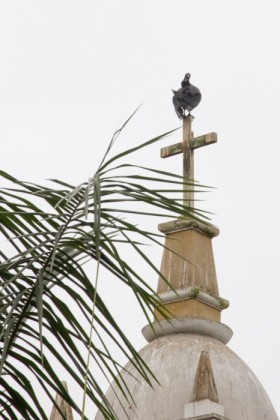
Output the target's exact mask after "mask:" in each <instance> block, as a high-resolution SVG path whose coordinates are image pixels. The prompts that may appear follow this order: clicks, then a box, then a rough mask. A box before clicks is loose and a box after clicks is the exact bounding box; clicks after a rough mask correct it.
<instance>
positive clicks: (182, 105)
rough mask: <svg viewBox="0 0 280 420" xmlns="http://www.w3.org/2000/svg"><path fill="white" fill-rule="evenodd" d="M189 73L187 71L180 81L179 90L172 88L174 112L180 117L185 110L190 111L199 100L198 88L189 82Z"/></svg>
mask: <svg viewBox="0 0 280 420" xmlns="http://www.w3.org/2000/svg"><path fill="white" fill-rule="evenodd" d="M190 77H191V75H190V73H187V74H186V76H185V77H184V80H183V81H182V83H181V86H182V87H181V88H180V89H179V90H177V91H176V90H173V89H172V92H173V93H174V96H173V105H174V108H175V111H176V114H177V115H178V117H179V118H180V119H182V118H183V117H184V116H185V110H187V111H189V113H190V112H191V110H192V109H194V108H195V107H196V106H197V105H198V104H199V102H200V100H201V93H200V90H199V89H198V88H197V87H195V86H193V85H192V84H190Z"/></svg>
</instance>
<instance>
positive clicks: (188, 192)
mask: <svg viewBox="0 0 280 420" xmlns="http://www.w3.org/2000/svg"><path fill="white" fill-rule="evenodd" d="M192 120H193V116H192V115H191V114H188V115H187V116H185V117H184V118H183V177H184V182H187V183H188V184H192V183H193V182H194V156H193V154H194V150H193V148H192V147H191V140H192ZM183 188H184V192H183V204H184V205H185V206H189V207H193V206H194V191H193V190H194V187H193V185H184V186H183Z"/></svg>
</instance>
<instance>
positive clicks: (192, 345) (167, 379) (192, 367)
mask: <svg viewBox="0 0 280 420" xmlns="http://www.w3.org/2000/svg"><path fill="white" fill-rule="evenodd" d="M202 351H206V352H208V354H209V358H210V361H211V365H212V370H213V376H214V381H215V384H216V388H217V393H218V400H219V404H220V405H222V406H224V416H225V417H226V418H228V419H230V420H243V419H244V420H245V419H246V420H264V419H265V420H278V417H277V415H276V413H275V411H274V409H273V407H272V404H271V402H270V400H269V398H268V396H267V394H266V392H265V390H264V388H263V387H262V385H261V383H260V382H259V381H258V379H257V378H256V376H255V375H254V373H253V372H252V371H251V370H250V368H249V367H248V366H247V365H246V364H245V363H244V362H243V361H242V360H241V359H240V358H239V357H238V356H237V355H236V354H235V353H234V352H233V351H232V350H230V349H229V348H228V347H227V346H226V345H225V344H223V343H222V342H220V341H218V340H217V339H215V338H213V337H209V336H205V335H199V334H190V333H177V334H169V335H165V336H162V337H159V338H156V339H154V340H153V341H152V342H151V343H149V344H148V345H147V346H146V347H144V348H143V349H142V350H141V351H140V355H141V357H142V358H143V359H144V361H145V362H146V363H147V365H148V366H149V367H150V369H151V370H152V372H153V373H154V374H155V376H156V378H157V379H158V381H159V382H160V385H158V384H157V383H156V382H155V381H154V382H153V388H152V387H150V386H149V385H148V384H147V383H146V382H145V381H144V380H143V378H142V377H141V376H140V375H139V374H138V372H137V371H136V370H135V369H134V367H133V366H132V364H131V363H130V362H129V363H128V364H127V365H126V367H125V369H127V370H128V371H129V372H131V373H132V374H133V375H134V376H135V378H133V377H132V376H130V375H129V374H128V373H126V372H125V371H123V372H122V376H123V378H124V379H125V382H126V383H127V384H128V387H129V390H130V392H131V394H132V396H133V399H134V404H133V402H131V403H129V402H127V401H126V400H125V399H124V397H123V396H122V395H121V393H120V392H119V390H116V392H115V391H113V389H115V388H114V385H112V386H111V387H110V388H109V390H108V392H107V395H106V397H107V399H108V400H109V401H110V403H111V404H112V406H113V408H114V410H115V413H116V416H117V418H118V419H121V420H122V419H130V420H136V419H137V420H182V419H183V418H184V409H185V406H186V404H188V403H190V401H191V395H192V390H193V385H194V381H195V375H196V371H197V366H198V361H199V357H200V354H201V352H202ZM118 399H120V401H121V404H122V405H123V406H124V408H125V410H126V412H127V415H126V414H125V412H124V410H123V408H122V407H121V404H120V402H119V400H118ZM103 418H104V417H103V416H102V415H101V414H100V413H97V416H96V420H101V419H103Z"/></svg>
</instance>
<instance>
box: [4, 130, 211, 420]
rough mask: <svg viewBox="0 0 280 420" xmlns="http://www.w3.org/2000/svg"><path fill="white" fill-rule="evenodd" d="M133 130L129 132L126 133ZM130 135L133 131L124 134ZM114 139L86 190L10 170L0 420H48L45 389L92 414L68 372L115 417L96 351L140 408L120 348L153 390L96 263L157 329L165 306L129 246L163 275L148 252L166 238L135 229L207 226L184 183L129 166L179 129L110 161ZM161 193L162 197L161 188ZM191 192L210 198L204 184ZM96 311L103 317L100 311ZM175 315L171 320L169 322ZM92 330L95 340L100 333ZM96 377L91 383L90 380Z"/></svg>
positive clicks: (104, 369)
mask: <svg viewBox="0 0 280 420" xmlns="http://www.w3.org/2000/svg"><path fill="white" fill-rule="evenodd" d="M124 126H125V124H124ZM122 128H123V127H122ZM121 130H122V129H120V130H118V131H117V132H116V133H115V135H114V136H113V139H112V141H111V142H110V145H109V147H108V150H107V152H106V154H105V157H104V159H103V160H102V162H101V164H100V166H99V168H98V170H97V172H96V173H95V174H94V176H93V177H91V178H90V179H89V180H88V181H87V182H85V183H82V184H80V185H79V186H77V187H74V186H71V185H69V184H68V183H66V182H64V181H60V180H52V183H53V185H54V187H53V188H47V187H45V186H42V185H37V184H33V183H28V182H23V181H20V180H18V179H16V178H15V177H13V176H11V175H9V174H7V173H5V172H3V171H0V176H1V177H2V178H4V179H5V181H6V182H8V183H9V184H10V185H9V186H8V187H7V188H3V189H2V190H1V192H0V235H1V236H2V243H4V241H5V240H6V242H7V251H6V250H5V248H6V247H5V246H2V249H1V251H0V281H1V284H0V286H1V290H0V346H1V363H0V370H1V376H0V407H1V408H0V417H1V418H3V419H5V418H7V419H17V418H19V417H20V416H21V417H23V418H26V419H28V418H32V419H46V418H47V416H46V413H45V411H44V407H43V406H44V404H42V398H40V397H39V394H38V392H37V390H38V384H39V385H40V389H41V390H43V391H44V393H45V395H46V397H47V398H48V399H50V400H51V401H52V402H53V404H55V401H54V394H55V393H59V394H60V395H61V396H62V397H63V398H64V399H65V400H66V401H67V402H68V403H69V404H70V405H71V406H72V407H73V409H74V410H76V412H77V413H80V414H81V415H82V409H81V407H79V406H78V405H77V403H76V402H75V400H76V399H75V398H74V397H73V396H71V395H70V394H69V393H68V392H67V391H66V390H65V388H64V387H63V385H62V384H61V382H60V381H61V378H60V377H59V375H58V373H57V369H55V368H54V367H53V366H54V364H55V365H56V366H60V367H61V368H62V369H64V370H65V371H66V372H67V373H68V374H69V375H70V376H71V378H72V379H73V381H74V382H75V383H76V385H77V387H78V388H80V389H81V392H82V391H83V389H85V392H86V395H87V397H88V398H90V399H91V401H92V402H93V403H94V404H95V405H96V406H97V407H98V408H99V410H101V412H102V413H103V414H104V417H105V418H108V419H110V418H112V419H113V418H115V417H114V412H113V410H112V408H111V407H110V404H109V402H108V401H107V400H106V397H105V395H104V393H103V390H102V389H101V386H100V384H99V382H98V380H97V377H96V374H93V373H92V372H91V369H88V371H87V352H88V351H89V352H90V358H91V360H92V361H93V363H94V364H95V366H97V367H98V369H99V372H101V373H102V375H104V377H105V378H107V379H108V382H110V381H112V380H115V381H116V384H117V385H118V387H119V389H120V390H121V392H122V394H123V395H124V396H125V397H126V398H128V399H133V396H132V395H131V394H130V392H129V389H128V388H127V386H126V384H125V383H123V382H121V381H122V379H121V377H119V376H118V373H119V371H120V368H121V366H120V364H119V362H118V361H117V360H115V358H114V356H113V355H112V353H111V350H110V343H111V344H113V345H114V346H116V347H117V348H119V350H120V351H121V352H122V353H123V354H124V355H125V357H126V358H127V359H130V360H132V361H133V363H134V365H135V367H136V369H137V370H138V372H139V373H140V374H141V375H142V376H143V378H144V379H145V380H146V381H147V382H148V383H151V379H152V378H153V374H152V372H151V371H150V370H149V368H148V366H147V365H146V364H145V362H144V361H143V360H142V359H141V357H140V356H139V355H138V353H137V351H136V349H135V348H134V347H133V345H132V344H131V343H130V341H129V339H128V338H127V337H126V336H125V334H124V333H123V331H122V327H121V326H120V325H119V324H118V323H117V322H116V321H115V318H114V314H113V313H111V312H110V310H109V308H108V306H107V305H106V303H105V302H104V300H103V299H102V297H101V295H100V294H99V291H98V287H97V286H96V283H95V280H94V276H93V278H92V277H91V276H89V274H88V273H87V270H86V267H87V265H86V263H89V262H90V261H94V262H96V263H97V262H98V263H99V264H100V266H101V267H102V269H103V271H104V270H105V271H104V272H106V271H107V272H108V273H110V274H111V275H113V276H114V277H115V278H116V280H119V281H121V282H122V283H124V284H125V285H126V287H128V288H130V290H131V291H132V292H133V293H134V295H135V297H136V299H137V301H138V303H139V305H140V306H141V308H142V310H143V312H144V313H145V315H146V317H147V321H148V322H151V319H152V314H153V308H154V306H155V304H156V302H157V301H156V298H155V296H154V294H153V290H152V289H151V287H150V286H149V284H148V283H147V282H146V281H145V280H144V279H143V278H142V277H141V274H139V271H138V270H137V266H139V260H138V262H137V263H134V261H131V260H129V259H128V258H127V257H126V251H125V250H126V249H127V247H129V248H131V249H133V251H134V253H136V254H137V255H138V258H139V259H140V260H141V261H142V262H143V263H145V264H147V266H149V267H150V268H151V269H152V270H153V271H154V272H155V273H156V274H157V275H158V274H160V273H159V270H158V269H157V268H156V267H155V265H154V264H153V262H152V261H151V260H150V259H149V258H148V257H147V256H146V253H145V252H144V251H143V244H148V243H150V244H160V235H159V234H158V233H155V232H150V231H148V230H145V229H143V228H142V227H141V226H140V227H139V226H137V225H136V224H135V221H134V218H135V217H136V216H137V217H138V216H140V217H146V216H153V217H159V216H160V217H162V216H165V217H179V216H182V215H184V216H186V217H187V216H189V217H190V216H191V217H193V218H201V217H204V218H205V220H206V221H207V218H206V217H205V215H203V213H202V212H200V211H198V210H194V209H192V208H189V207H186V206H183V205H182V204H181V203H180V200H179V199H177V198H174V196H176V195H178V196H179V192H181V189H182V184H184V181H183V180H182V178H181V177H179V176H177V175H174V174H171V173H168V172H164V171H160V170H156V169H154V168H145V167H140V166H137V165H132V164H126V163H122V162H121V160H122V159H123V158H124V157H127V156H128V155H129V154H131V153H134V152H137V151H138V150H140V149H141V148H143V147H148V146H149V145H151V144H153V143H155V142H157V141H159V140H161V139H163V138H164V137H166V136H167V135H169V134H171V133H172V132H173V131H174V130H172V131H170V132H168V133H165V134H163V135H161V136H158V137H155V138H153V139H151V140H149V141H148V142H145V143H143V144H141V145H139V146H136V147H134V148H132V149H129V150H126V151H124V152H122V153H119V154H118V155H116V156H114V157H111V158H109V157H108V156H109V154H110V152H111V148H112V145H113V143H114V141H115V139H116V136H118V135H119V134H120V132H121ZM158 186H159V188H158ZM184 188H186V189H187V188H196V189H198V190H200V189H201V187H200V186H199V185H191V186H190V185H188V184H187V183H185V185H184ZM93 308H94V311H93ZM165 316H166V315H165ZM90 326H91V327H92V332H93V334H90ZM86 372H87V377H86V380H85V373H86Z"/></svg>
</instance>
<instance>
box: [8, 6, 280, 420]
mask: <svg viewBox="0 0 280 420" xmlns="http://www.w3.org/2000/svg"><path fill="white" fill-rule="evenodd" d="M279 12H280V10H279V2H278V1H276V0H275V1H274V0H267V1H266V2H264V1H256V0H255V1H252V0H247V1H246V2H245V1H241V0H237V1H224V0H211V1H210V0H209V1H202V0H195V1H194V0H193V1H190V0H173V1H171V0H169V1H168V0H160V1H159V0H152V1H151V0H149V1H148V0H141V1H135V0H134V1H132V0H102V1H73V0H55V1H54V0H48V1H38V0H37V1H35V0H25V1H22V0H14V1H9V2H8V1H5V0H0V144H1V168H2V169H4V170H6V171H7V172H10V173H12V174H13V175H15V176H16V177H18V178H21V179H24V180H29V181H35V182H38V183H43V182H44V180H45V179H47V178H59V179H62V180H64V181H68V182H71V183H74V184H78V183H80V182H82V181H85V180H87V179H88V177H89V176H91V175H92V174H93V173H94V171H95V169H96V167H97V165H98V163H99V162H100V159H101V157H102V156H103V153H104V151H105V149H106V146H107V144H108V141H109V139H110V137H111V135H112V133H113V132H114V130H115V129H116V128H118V127H119V126H120V125H121V123H122V122H123V121H124V120H125V119H126V118H127V117H128V116H129V115H130V114H131V113H132V112H133V111H134V109H135V108H136V107H137V106H138V105H139V104H140V103H141V102H143V105H142V107H141V109H140V111H139V112H138V113H137V115H136V116H135V118H134V119H133V121H132V122H131V124H130V126H129V127H128V129H127V131H126V134H125V135H124V136H123V137H122V138H120V140H119V143H118V145H117V146H116V151H117V150H121V149H125V148H127V147H128V146H131V145H134V144H138V143H140V142H142V141H145V140H148V139H149V138H152V137H153V136H154V135H157V134H161V133H163V132H165V131H167V130H169V129H172V128H175V127H177V126H178V125H180V122H179V120H178V118H177V116H176V114H175V112H174V110H173V106H172V100H171V98H172V93H171V89H178V88H179V87H180V82H181V80H182V78H183V76H184V74H185V73H186V72H190V73H191V74H192V79H191V81H192V83H193V84H195V85H196V86H198V87H199V88H200V90H201V92H202V95H203V97H202V102H201V104H200V105H199V107H198V108H197V109H195V110H194V111H193V114H194V116H195V117H196V119H195V121H194V124H193V128H194V131H195V134H197V135H199V134H204V133H207V132H211V131H216V132H217V133H218V138H219V140H218V144H216V145H212V146H209V147H207V148H204V149H200V150H198V151H197V153H196V179H197V180H199V181H200V182H201V183H202V184H207V185H211V186H214V187H217V190H215V191H214V192H213V193H211V194H210V195H208V197H207V203H206V204H205V205H204V207H205V208H207V209H208V210H210V211H213V212H214V213H215V214H216V215H215V216H214V223H216V224H217V226H219V228H220V229H221V234H220V236H219V237H218V238H216V239H214V244H213V245H214V252H215V259H216V268H217V274H218V280H219V285H220V292H221V296H222V297H224V298H227V299H229V300H230V302H231V306H230V308H229V309H228V310H227V311H225V312H224V314H223V321H224V322H225V323H226V324H227V325H229V326H230V327H231V328H232V329H233V330H234V337H233V339H232V340H231V342H230V343H229V346H230V347H231V348H232V349H233V350H234V351H235V352H236V353H237V354H238V355H239V356H240V357H241V358H242V359H243V360H244V361H245V362H246V363H247V364H248V365H249V366H250V367H251V368H252V370H253V371H254V372H255V374H256V375H257V376H258V378H259V380H260V381H261V382H262V384H263V386H264V387H265V389H266V390H267V392H268V395H269V396H270V398H271V401H272V403H273V405H274V407H275V409H276V411H277V413H278V416H280V398H279V390H280V366H279V354H280V332H279V319H280V308H279V292H280V285H279V284H280V264H279V262H280V247H279V236H280V224H279V221H278V219H279V187H280V185H279V184H280V167H279V160H280V158H279V153H280V141H279V140H280V139H279V128H278V122H279V98H280V84H279V74H280V48H279V41H280V28H279ZM180 139H181V138H180V134H179V133H178V134H177V135H175V136H173V137H172V138H169V139H167V140H166V141H165V143H164V144H163V145H168V144H172V143H173V142H174V143H175V142H177V141H179V140H180ZM158 148H159V147H158V146H156V147H154V148H151V150H150V151H149V153H147V152H146V154H145V155H141V156H140V157H139V159H142V160H143V162H145V164H146V165H149V166H155V167H158V168H165V169H166V170H169V171H173V172H176V173H180V165H181V157H173V158H170V159H168V160H164V161H161V159H160V158H159V150H158ZM155 229H156V225H155ZM159 259H160V258H159V255H158V254H156V253H155V260H156V261H158V263H159ZM151 284H156V279H153V280H151ZM121 308H122V305H119V309H118V308H117V309H118V311H119V312H118V316H119V319H120V320H123V321H124V323H125V325H124V329H125V330H126V331H127V332H128V334H129V336H130V337H131V339H132V341H133V342H134V344H135V345H136V346H137V347H139V349H140V348H141V347H142V346H143V345H144V339H143V338H142V336H141V332H140V330H141V328H142V326H143V323H144V320H143V316H142V315H141V314H140V312H139V311H138V310H137V309H135V310H133V311H132V312H133V316H134V318H135V319H134V321H135V322H134V323H133V325H132V323H131V314H130V315H129V319H128V316H127V312H124V311H123V310H122V309H121ZM70 391H71V385H70Z"/></svg>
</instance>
